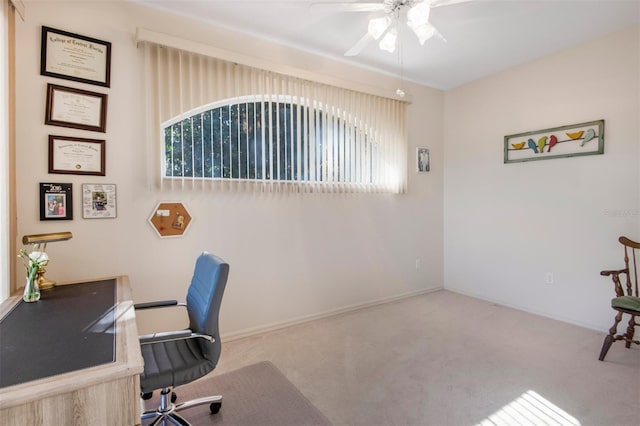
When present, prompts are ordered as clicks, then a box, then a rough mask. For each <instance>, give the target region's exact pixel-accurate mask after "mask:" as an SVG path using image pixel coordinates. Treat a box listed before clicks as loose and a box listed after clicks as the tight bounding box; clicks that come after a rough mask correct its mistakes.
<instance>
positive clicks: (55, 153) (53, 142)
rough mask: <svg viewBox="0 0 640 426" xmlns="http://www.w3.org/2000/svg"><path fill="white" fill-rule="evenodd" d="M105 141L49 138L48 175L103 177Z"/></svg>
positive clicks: (61, 137)
mask: <svg viewBox="0 0 640 426" xmlns="http://www.w3.org/2000/svg"><path fill="white" fill-rule="evenodd" d="M104 146H105V141H104V140H99V139H85V138H72V137H67V136H52V135H50V136H49V173H61V174H69V175H95V176H104V175H105V173H104V170H105V153H104V151H105V148H104Z"/></svg>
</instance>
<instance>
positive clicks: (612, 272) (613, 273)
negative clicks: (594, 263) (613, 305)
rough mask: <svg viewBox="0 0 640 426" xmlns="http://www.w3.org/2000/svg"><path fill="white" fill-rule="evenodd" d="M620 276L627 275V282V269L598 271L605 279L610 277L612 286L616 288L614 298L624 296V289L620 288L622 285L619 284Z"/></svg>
mask: <svg viewBox="0 0 640 426" xmlns="http://www.w3.org/2000/svg"><path fill="white" fill-rule="evenodd" d="M620 274H627V281H628V277H629V269H628V268H625V269H620V270H617V271H616V270H607V271H600V275H602V276H605V277H609V276H610V277H611V279H612V280H613V284H614V285H615V287H616V297H620V296H624V289H623V288H622V284H621V283H620Z"/></svg>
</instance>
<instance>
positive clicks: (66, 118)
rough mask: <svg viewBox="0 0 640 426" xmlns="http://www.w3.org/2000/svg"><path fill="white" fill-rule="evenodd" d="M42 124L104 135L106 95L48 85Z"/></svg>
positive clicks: (105, 126)
mask: <svg viewBox="0 0 640 426" xmlns="http://www.w3.org/2000/svg"><path fill="white" fill-rule="evenodd" d="M44 124H50V125H52V126H61V127H71V128H74V129H82V130H93V131H94V132H102V133H104V132H105V131H106V129H107V95H106V94H104V93H95V92H89V91H87V90H81V89H74V88H71V87H64V86H57V85H55V84H51V83H49V84H47V108H46V114H45V119H44Z"/></svg>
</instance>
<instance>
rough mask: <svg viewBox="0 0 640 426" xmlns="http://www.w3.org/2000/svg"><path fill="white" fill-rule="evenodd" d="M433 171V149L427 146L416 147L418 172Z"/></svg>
mask: <svg viewBox="0 0 640 426" xmlns="http://www.w3.org/2000/svg"><path fill="white" fill-rule="evenodd" d="M429 171H431V150H429V148H427V147H425V146H419V147H417V148H416V172H417V173H429Z"/></svg>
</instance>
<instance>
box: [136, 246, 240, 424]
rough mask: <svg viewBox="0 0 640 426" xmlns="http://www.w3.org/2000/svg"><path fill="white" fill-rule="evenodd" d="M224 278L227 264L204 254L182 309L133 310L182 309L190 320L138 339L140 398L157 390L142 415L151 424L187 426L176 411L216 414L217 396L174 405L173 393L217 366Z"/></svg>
mask: <svg viewBox="0 0 640 426" xmlns="http://www.w3.org/2000/svg"><path fill="white" fill-rule="evenodd" d="M228 275H229V265H228V264H227V263H225V262H224V261H223V260H222V259H220V258H218V257H216V256H214V255H212V254H209V253H206V252H204V253H202V254H201V255H200V256H199V257H198V259H197V261H196V265H195V270H194V272H193V278H192V279H191V284H190V285H189V290H188V293H187V301H186V304H185V303H178V302H177V301H175V300H165V301H160V302H148V303H139V304H136V305H135V309H138V310H140V309H154V308H166V307H169V306H186V308H187V313H188V315H189V328H188V329H187V330H179V331H170V332H162V333H154V334H149V335H144V336H140V345H141V348H142V357H143V358H144V372H143V373H142V374H141V375H140V387H141V393H142V398H143V399H148V398H150V397H151V394H152V392H153V391H154V390H156V389H161V392H160V405H159V406H158V408H157V409H156V410H153V411H145V412H144V413H143V414H142V420H147V419H153V421H152V422H151V425H156V424H163V425H165V424H167V423H172V424H176V425H189V422H187V421H186V420H185V419H184V418H183V417H181V416H180V415H178V414H177V411H179V410H184V409H186V408H191V407H194V406H197V405H203V404H210V405H209V410H210V411H211V413H212V414H216V413H218V411H220V408H221V407H222V396H220V395H217V396H210V397H205V398H198V399H195V400H191V401H186V402H182V403H179V404H174V402H175V401H176V396H175V393H173V391H172V389H173V388H174V387H176V386H180V385H183V384H186V383H190V382H192V381H194V380H196V379H198V378H200V377H202V376H204V375H206V374H208V373H209V372H211V371H212V370H213V369H214V368H215V367H216V364H217V363H218V359H219V358H220V350H221V347H220V346H221V345H220V334H219V331H218V312H219V311H220V304H221V302H222V294H223V293H224V288H225V286H226V283H227V277H228Z"/></svg>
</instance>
